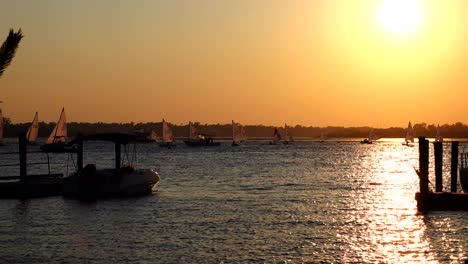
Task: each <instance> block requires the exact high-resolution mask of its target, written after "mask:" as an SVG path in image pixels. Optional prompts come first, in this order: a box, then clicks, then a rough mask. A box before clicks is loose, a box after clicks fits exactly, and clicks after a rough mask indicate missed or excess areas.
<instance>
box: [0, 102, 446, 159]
mask: <svg viewBox="0 0 468 264" xmlns="http://www.w3.org/2000/svg"><path fill="white" fill-rule="evenodd" d="M161 124H162V129H161V131H162V135H161V137H160V138H159V137H158V135H157V134H156V132H155V131H154V130H151V131H150V132H149V133H145V132H144V131H143V129H140V130H138V131H135V132H134V134H135V135H136V138H137V140H136V141H137V142H157V143H159V146H160V147H163V148H172V147H175V146H177V145H176V141H175V139H174V135H173V132H172V129H171V126H170V123H168V122H166V120H165V119H162V122H161ZM231 126H232V144H231V145H232V146H239V145H241V144H242V142H245V141H246V140H247V136H246V132H245V129H244V126H243V125H241V124H240V123H236V122H234V120H232V122H231ZM3 133H4V120H3V116H2V110H1V109H0V145H3ZM38 135H39V117H38V112H36V113H35V115H34V118H33V120H32V122H31V125H30V126H29V128H28V131H27V133H26V138H27V142H28V144H30V145H34V144H36V140H37V137H38ZM414 138H415V135H414V129H413V126H412V124H411V122H408V127H407V129H406V134H405V137H404V142H403V143H402V145H404V146H409V147H412V146H413V144H412V143H414ZM378 139H380V137H379V136H377V134H376V133H375V130H374V129H373V128H371V129H370V130H369V135H368V137H367V138H365V139H363V140H361V141H360V143H362V144H372V143H373V142H374V141H376V140H378ZM66 140H67V121H66V117H65V108H62V111H61V113H60V117H59V119H58V121H57V123H56V125H55V127H54V129H53V130H52V132H51V133H50V135H49V137H48V138H47V140H46V141H45V144H43V145H42V146H40V148H41V150H43V151H45V152H62V151H64V148H66ZM326 140H327V135H326V134H325V133H324V132H323V131H320V137H319V139H318V141H319V142H325V141H326ZM443 140H444V139H443V136H442V133H441V128H440V126H439V125H437V127H436V135H435V142H443ZM183 142H184V143H185V144H186V145H187V146H189V147H209V146H220V145H221V143H220V142H217V141H215V139H214V137H213V136H212V135H208V134H205V133H201V132H199V129H198V127H197V126H196V125H195V124H194V123H193V122H191V121H189V125H188V137H187V139H186V140H183ZM294 142H295V140H294V138H293V135H292V133H291V132H290V129H289V126H288V125H287V124H284V127H283V128H278V127H275V128H274V130H273V136H272V138H271V140H270V141H269V144H270V145H278V144H286V145H288V144H292V143H294Z"/></svg>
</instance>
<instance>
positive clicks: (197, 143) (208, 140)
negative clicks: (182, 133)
mask: <svg viewBox="0 0 468 264" xmlns="http://www.w3.org/2000/svg"><path fill="white" fill-rule="evenodd" d="M184 143H185V145H187V146H189V147H215V146H220V145H221V143H220V142H215V141H214V139H213V137H212V136H210V135H206V134H201V133H198V129H197V127H195V125H194V124H193V123H192V122H189V136H188V139H187V140H184Z"/></svg>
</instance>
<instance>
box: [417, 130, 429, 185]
mask: <svg viewBox="0 0 468 264" xmlns="http://www.w3.org/2000/svg"><path fill="white" fill-rule="evenodd" d="M418 142H419V192H420V193H421V194H425V193H428V192H429V141H427V140H426V138H425V137H419V138H418Z"/></svg>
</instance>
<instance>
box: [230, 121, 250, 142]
mask: <svg viewBox="0 0 468 264" xmlns="http://www.w3.org/2000/svg"><path fill="white" fill-rule="evenodd" d="M246 139H247V137H246V135H245V130H244V126H242V125H241V124H239V123H235V122H234V120H232V146H239V144H240V143H241V142H244V141H245V140H246Z"/></svg>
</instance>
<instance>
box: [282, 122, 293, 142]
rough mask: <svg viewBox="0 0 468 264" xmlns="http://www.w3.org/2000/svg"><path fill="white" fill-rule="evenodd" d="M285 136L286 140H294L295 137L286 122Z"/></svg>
mask: <svg viewBox="0 0 468 264" xmlns="http://www.w3.org/2000/svg"><path fill="white" fill-rule="evenodd" d="M284 136H285V140H286V141H288V142H289V141H294V140H293V137H292V135H291V132H289V129H288V125H287V124H284Z"/></svg>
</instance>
